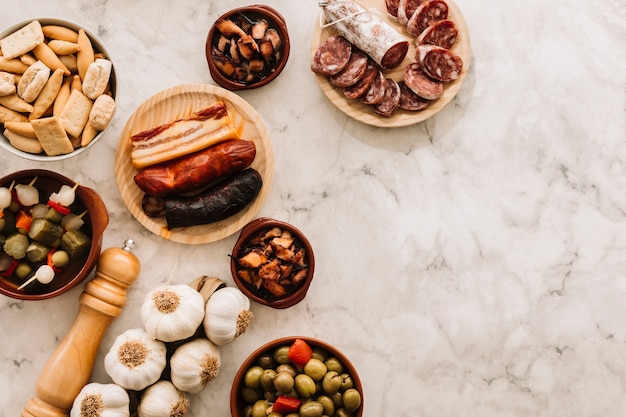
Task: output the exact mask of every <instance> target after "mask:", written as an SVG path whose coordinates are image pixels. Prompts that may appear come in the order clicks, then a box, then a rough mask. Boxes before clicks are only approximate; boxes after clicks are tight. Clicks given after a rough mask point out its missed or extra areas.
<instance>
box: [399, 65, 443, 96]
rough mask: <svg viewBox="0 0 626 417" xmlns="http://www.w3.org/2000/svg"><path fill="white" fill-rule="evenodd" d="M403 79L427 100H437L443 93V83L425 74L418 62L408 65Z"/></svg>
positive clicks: (412, 89)
mask: <svg viewBox="0 0 626 417" xmlns="http://www.w3.org/2000/svg"><path fill="white" fill-rule="evenodd" d="M403 80H404V83H405V85H406V86H407V88H409V89H410V90H411V91H413V92H414V93H415V94H417V95H418V96H420V97H422V98H425V99H427V100H437V99H438V98H439V97H441V95H442V94H443V83H442V82H441V81H437V80H433V79H432V78H430V77H428V76H427V75H426V74H424V71H422V67H421V65H420V64H418V63H415V62H414V63H412V64H409V65H407V66H406V68H405V69H404V78H403Z"/></svg>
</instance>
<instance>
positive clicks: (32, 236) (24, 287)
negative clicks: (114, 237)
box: [0, 169, 109, 300]
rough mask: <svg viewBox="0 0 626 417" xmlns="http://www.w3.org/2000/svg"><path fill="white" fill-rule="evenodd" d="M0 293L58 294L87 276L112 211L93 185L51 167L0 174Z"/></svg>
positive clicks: (23, 296)
mask: <svg viewBox="0 0 626 417" xmlns="http://www.w3.org/2000/svg"><path fill="white" fill-rule="evenodd" d="M0 211H1V212H2V214H1V215H0V293H1V294H4V295H6V296H8V297H12V298H16V299H20V300H43V299H48V298H52V297H56V296H58V295H60V294H63V293H64V292H66V291H68V290H70V289H71V288H73V287H75V286H76V285H77V284H79V283H80V282H82V281H83V280H84V279H85V278H87V277H88V276H89V274H90V273H91V271H92V270H93V268H94V267H95V266H96V263H97V261H98V258H99V256H100V251H101V249H102V235H103V233H104V230H105V229H106V227H107V225H108V222H109V215H108V212H107V209H106V206H105V205H104V202H103V201H102V199H101V197H100V195H99V194H98V193H97V192H96V191H95V190H93V189H91V188H88V187H84V186H82V185H79V184H77V183H76V182H75V181H73V180H71V179H69V178H67V177H65V176H63V175H61V174H58V173H56V172H53V171H48V170H42V169H31V170H24V171H17V172H14V173H12V174H9V175H7V176H5V177H3V178H1V179H0Z"/></svg>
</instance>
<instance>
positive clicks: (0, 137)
mask: <svg viewBox="0 0 626 417" xmlns="http://www.w3.org/2000/svg"><path fill="white" fill-rule="evenodd" d="M33 20H38V21H39V23H41V25H42V26H44V25H58V26H63V27H67V28H70V29H72V30H74V31H75V32H78V30H79V29H84V30H85V33H86V34H87V36H88V37H89V39H90V40H91V44H92V46H93V49H94V52H96V53H101V54H102V55H103V56H104V57H105V58H107V59H108V60H110V61H111V62H113V67H112V69H111V76H110V79H109V91H110V93H111V96H112V97H113V98H114V99H115V100H116V101H117V83H116V74H115V62H114V61H113V59H111V54H110V53H109V51H108V50H107V48H106V46H105V45H104V43H103V42H102V40H100V38H98V36H96V35H95V34H94V33H92V32H91V31H89V30H87V29H86V28H84V27H82V26H81V25H79V24H78V23H75V22H72V21H70V20H65V19H58V18H53V17H42V18H35V19H29V20H25V21H23V22H19V23H16V24H14V25H12V26H10V27H8V28H6V29H4V30H2V32H0V39H3V38H4V37H6V36H8V35H10V34H11V33H13V32H15V31H17V30H19V29H21V28H22V27H24V26H26V25H27V24H29V23H31V22H32V21H33ZM72 74H74V72H72ZM66 78H67V77H66ZM25 115H28V113H25ZM42 117H46V116H42ZM113 117H115V114H114V116H113ZM109 126H111V123H109V124H108V126H107V127H106V128H105V129H104V130H102V131H100V132H99V133H98V134H97V135H96V136H95V137H94V138H93V139H92V140H91V142H90V143H89V144H88V145H86V146H81V147H78V148H76V149H75V150H74V152H70V153H67V154H64V155H54V156H50V155H46V154H45V153H43V152H42V153H40V154H32V153H28V152H24V151H22V150H19V149H17V148H15V147H14V146H13V145H11V143H10V142H9V140H8V139H7V138H6V137H5V136H4V126H3V125H2V123H0V147H1V148H3V149H4V151H7V152H9V153H12V154H13V155H17V156H20V157H22V158H25V159H30V160H34V161H41V162H48V161H59V160H64V159H67V158H71V157H73V156H76V155H79V154H81V153H83V152H86V151H87V150H88V149H90V148H91V147H93V146H95V145H96V144H97V143H98V142H99V141H100V139H101V138H102V137H103V136H104V135H105V134H106V132H107V130H108V129H109Z"/></svg>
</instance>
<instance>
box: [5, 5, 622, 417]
mask: <svg viewBox="0 0 626 417" xmlns="http://www.w3.org/2000/svg"><path fill="white" fill-rule="evenodd" d="M247 4H250V3H249V2H245V1H242V0H233V1H228V2H218V1H202V2H198V1H190V0H180V1H176V2H168V1H160V0H158V1H151V0H134V1H131V2H129V1H125V0H108V1H106V0H100V1H95V2H82V1H78V0H68V1H66V0H47V1H43V0H36V1H30V2H23V1H16V0H5V1H4V2H3V6H2V13H1V15H0V26H2V27H6V26H10V25H12V24H14V23H15V22H18V21H21V20H25V19H30V18H34V17H41V16H55V17H63V18H67V19H70V20H74V21H76V22H80V23H81V24H83V25H84V26H85V27H87V28H88V29H90V30H91V31H93V32H96V33H98V34H99V36H100V37H101V38H102V39H103V40H104V42H105V43H106V45H107V46H108V48H109V49H110V51H111V52H112V54H113V58H114V60H115V64H116V65H117V71H118V74H119V80H118V82H119V91H120V93H119V100H118V111H117V113H116V116H115V119H114V122H113V126H112V127H111V129H110V130H109V131H108V133H107V136H106V137H105V138H104V139H103V141H102V142H101V143H99V144H98V146H97V147H94V148H92V149H91V150H90V151H89V152H88V153H86V154H82V155H80V156H78V157H75V158H72V159H70V160H67V161H64V162H54V163H45V164H39V163H34V162H32V161H27V160H24V159H20V158H17V157H14V156H12V155H6V154H3V155H0V167H1V168H0V170H1V171H2V173H3V174H5V173H9V172H12V171H15V170H19V169H26V168H33V167H39V166H43V167H45V168H47V169H51V170H55V171H58V172H61V173H63V174H65V175H67V176H70V177H72V178H74V179H76V180H79V181H80V182H81V184H84V185H87V186H91V187H93V188H95V189H97V190H98V191H99V192H100V193H101V195H102V196H103V198H104V199H105V201H106V204H107V207H108V209H109V213H110V224H109V227H108V228H107V230H106V232H105V236H104V247H111V246H121V245H122V243H123V241H124V239H126V238H127V237H132V238H133V239H135V241H136V242H137V247H136V248H135V253H136V254H137V256H138V257H139V258H140V260H141V262H142V271H141V275H140V277H139V279H138V281H137V282H136V284H135V285H134V286H133V287H131V289H130V291H129V300H128V304H127V306H126V307H125V308H124V311H123V313H122V315H121V316H120V317H119V318H118V319H117V320H116V321H114V322H113V324H112V325H111V327H110V328H109V330H108V331H107V333H106V336H105V339H104V340H103V342H102V344H101V347H100V351H99V356H98V359H97V362H96V365H95V368H94V372H93V375H92V378H91V380H92V381H95V382H109V381H110V379H109V377H108V376H107V375H106V373H105V372H104V367H103V362H102V360H103V357H104V354H105V353H106V352H107V351H108V348H109V347H110V345H111V343H112V341H113V339H114V338H115V336H117V335H118V334H120V333H121V332H123V331H125V330H126V329H128V328H134V327H139V326H141V321H140V318H139V315H138V312H139V307H140V304H141V302H142V300H143V297H144V295H145V294H146V292H147V291H149V290H150V289H151V288H153V287H155V286H156V285H158V284H161V283H165V282H171V283H188V282H191V281H192V280H193V279H195V278H196V277H198V276H200V275H213V276H218V277H221V278H222V279H223V280H225V281H226V282H227V283H228V284H231V285H234V284H233V283H232V278H230V272H229V259H228V253H229V252H230V250H231V249H232V246H233V244H234V242H235V239H236V235H233V236H230V237H228V238H226V239H224V240H222V241H219V242H214V243H210V244H203V245H193V246H189V245H182V244H177V243H172V242H169V241H166V240H163V239H161V238H158V237H156V236H155V235H153V234H152V233H150V232H148V231H147V230H146V229H144V228H143V227H142V226H141V225H140V224H139V223H138V222H137V221H136V220H135V219H134V218H133V217H132V216H131V215H130V213H129V211H128V210H127V209H126V207H125V205H124V204H123V202H122V199H121V197H120V195H119V192H118V189H117V185H116V182H115V179H114V169H115V167H114V155H115V150H116V146H117V141H118V138H119V133H120V132H121V130H122V129H123V127H124V124H125V122H126V120H127V119H128V117H129V116H130V115H131V114H132V112H133V111H134V110H135V109H136V108H137V106H139V105H140V104H141V103H142V102H143V101H145V100H146V99H147V98H149V97H150V96H152V95H153V94H155V93H157V92H159V91H161V90H163V89H165V88H167V87H171V86H175V85H178V84H183V83H209V84H213V81H212V79H211V77H210V75H209V73H208V69H207V66H206V61H205V57H204V52H203V51H204V42H205V37H206V33H207V31H208V28H209V26H210V24H211V23H212V22H213V21H214V20H215V19H216V18H217V16H219V15H220V14H221V13H223V12H225V11H226V10H227V9H229V8H232V7H235V6H240V5H247ZM266 4H269V5H271V6H273V7H275V8H277V9H278V10H280V11H281V12H282V13H283V14H284V16H285V18H286V20H287V24H288V26H289V30H290V34H291V40H292V53H291V57H290V59H289V63H288V64H287V67H286V69H285V71H284V73H283V74H282V75H281V76H280V77H279V79H278V80H277V81H275V82H274V83H273V84H270V85H269V86H266V87H264V88H262V89H260V90H255V91H248V92H242V93H240V95H241V96H242V97H243V98H244V99H246V100H247V101H248V102H249V103H251V104H252V105H253V106H254V107H255V108H256V110H257V111H258V112H259V114H260V115H261V116H262V118H263V120H264V121H265V123H266V125H267V127H268V129H269V131H270V134H271V137H272V142H273V146H274V151H275V154H276V166H275V176H274V182H273V184H272V188H271V191H270V194H269V197H268V199H267V201H266V203H265V204H264V205H263V207H262V208H261V210H260V212H259V213H258V215H259V216H266V217H273V218H277V219H280V220H285V221H288V222H290V223H292V224H294V225H296V226H297V227H299V228H300V229H301V230H303V231H304V232H305V233H306V234H307V235H308V237H309V238H310V240H311V242H312V244H313V246H314V248H315V254H316V260H317V267H316V275H315V280H314V282H313V284H312V286H311V288H310V291H309V293H308V295H307V298H306V299H305V300H304V301H303V302H301V303H300V304H298V305H297V306H294V307H292V308H290V309H287V310H280V311H277V310H272V309H269V308H266V307H263V306H260V305H258V304H253V306H252V311H253V313H254V316H255V317H254V321H253V325H252V327H251V329H250V330H249V331H248V332H247V333H246V334H245V335H244V336H243V337H241V338H240V339H238V340H237V341H236V342H234V343H232V344H230V345H227V346H225V347H223V348H221V350H220V351H221V354H222V362H223V365H222V369H221V371H220V375H219V377H218V379H217V380H216V381H215V382H213V383H212V384H211V385H210V386H209V387H208V388H207V389H205V390H204V391H203V392H202V393H200V394H195V395H192V397H191V399H192V409H191V415H194V416H202V415H215V416H224V415H228V413H229V411H228V395H229V392H230V385H231V381H232V378H233V375H234V373H235V372H236V370H237V368H238V366H239V364H240V363H241V362H242V361H243V360H244V359H245V357H246V356H247V355H248V354H249V353H250V352H251V351H252V350H253V349H255V348H256V347H257V346H259V345H261V344H263V343H265V342H266V341H268V340H271V339H273V338H276V337H280V336H287V335H297V334H302V335H307V336H312V337H317V338H321V339H324V340H326V341H329V342H331V343H333V344H335V345H336V346H337V347H339V349H340V350H342V351H343V352H344V353H345V354H346V355H347V356H348V357H350V358H351V359H352V361H353V362H354V364H355V365H356V366H357V368H358V370H359V375H360V377H361V379H362V381H363V384H364V390H365V403H364V407H365V413H364V415H365V416H376V415H389V416H402V417H409V416H411V417H412V416H420V417H435V416H493V417H495V416H498V417H508V416H511V417H513V416H515V417H519V416H535V417H544V416H545V417H553V416H577V417H593V416H625V415H626V403H625V402H624V401H623V393H624V391H625V390H626V303H625V302H624V297H625V296H626V276H625V273H624V271H626V252H625V251H626V194H625V193H624V189H626V146H625V139H626V49H625V48H624V39H626V24H625V23H624V22H626V2H624V0H600V1H596V2H582V1H578V0H563V1H560V2H558V3H553V2H544V1H540V0H524V1H522V2H503V1H495V0H487V1H480V2H479V1H473V0H457V4H458V5H459V7H460V9H461V10H462V12H463V14H464V16H465V19H466V21H467V24H468V27H469V30H470V34H471V41H472V51H473V56H474V58H473V61H472V62H471V68H470V72H469V74H468V77H467V79H466V82H465V83H464V85H463V87H462V88H461V90H460V91H459V93H458V95H457V97H456V98H455V99H454V100H453V101H452V102H451V103H450V104H449V105H448V106H447V107H446V108H445V109H444V110H442V111H441V112H440V113H439V114H437V115H436V116H435V117H433V118H432V119H430V120H428V121H426V122H423V123H421V124H417V125H414V126H410V127H405V128H397V129H381V128H376V127H371V126H368V125H364V124H361V123H360V122H356V121H354V120H351V119H349V118H347V117H346V116H345V115H344V114H343V113H341V112H339V111H338V110H337V109H336V108H335V107H334V106H333V105H332V104H331V103H330V102H329V101H328V99H327V98H326V97H325V96H324V95H323V93H322V91H321V89H320V87H319V85H318V84H317V82H316V80H315V77H314V76H313V74H312V73H311V72H310V71H309V64H310V55H309V50H310V39H311V31H312V27H313V25H315V24H316V23H317V22H318V14H319V10H318V6H317V1H315V0H307V1H288V0H267V1H266ZM81 291H82V287H78V288H75V289H74V290H72V291H70V292H69V293H67V294H64V295H62V296H60V297H58V298H55V299H51V300H47V301H40V302H21V301H17V300H13V299H10V298H7V297H0V311H1V315H0V341H1V342H0V343H1V345H2V349H0V386H2V390H0V417H10V416H16V415H19V414H20V413H21V410H22V408H23V405H24V404H25V402H26V401H27V400H28V399H29V398H30V397H32V396H33V394H34V388H35V383H36V381H37V377H38V374H39V372H40V371H41V369H42V368H43V366H44V364H45V363H46V361H47V360H48V358H49V356H50V354H51V353H52V351H53V350H54V349H55V347H56V346H57V345H58V343H59V342H60V340H61V339H62V338H63V337H64V335H65V334H66V332H67V330H68V328H69V326H70V325H71V324H72V322H73V320H74V317H75V315H76V311H77V307H78V296H79V294H80V292H81Z"/></svg>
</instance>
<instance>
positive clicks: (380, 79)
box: [361, 71, 386, 104]
mask: <svg viewBox="0 0 626 417" xmlns="http://www.w3.org/2000/svg"><path fill="white" fill-rule="evenodd" d="M385 87H386V79H385V74H383V73H382V72H381V71H378V75H376V78H374V82H373V83H372V86H371V87H370V89H369V90H367V93H365V95H363V96H362V97H361V102H362V103H363V104H378V103H380V102H382V101H383V98H384V96H385Z"/></svg>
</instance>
